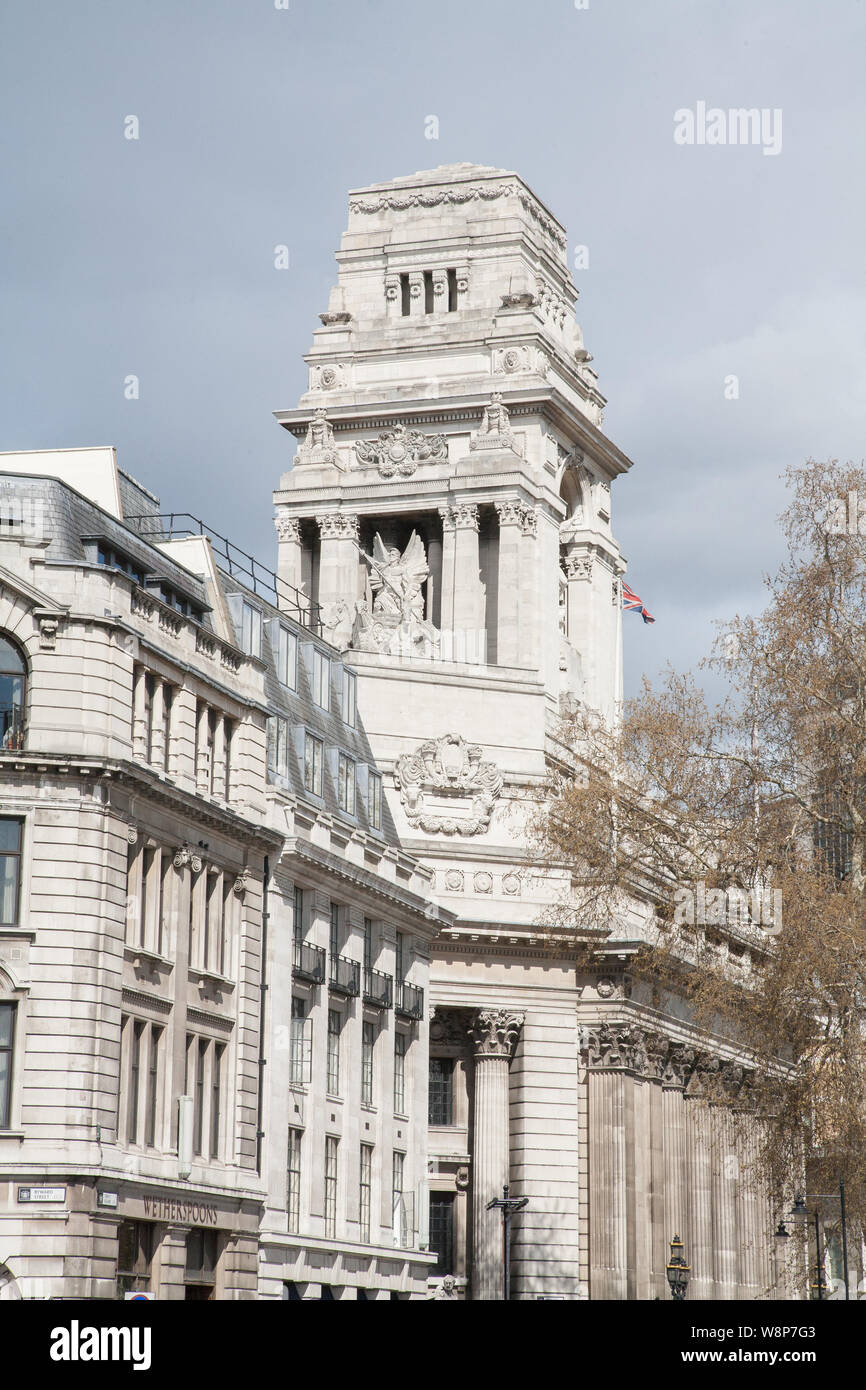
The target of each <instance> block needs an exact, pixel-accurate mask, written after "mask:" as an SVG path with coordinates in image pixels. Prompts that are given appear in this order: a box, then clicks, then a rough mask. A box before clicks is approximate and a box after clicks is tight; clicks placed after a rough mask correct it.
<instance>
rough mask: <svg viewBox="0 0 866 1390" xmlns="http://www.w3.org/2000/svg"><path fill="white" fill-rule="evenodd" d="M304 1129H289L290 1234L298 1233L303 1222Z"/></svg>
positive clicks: (287, 1196)
mask: <svg viewBox="0 0 866 1390" xmlns="http://www.w3.org/2000/svg"><path fill="white" fill-rule="evenodd" d="M303 1133H304V1131H303V1130H302V1129H290V1130H289V1154H288V1162H287V1164H286V1168H287V1181H286V1212H287V1214H288V1230H289V1234H293V1233H297V1231H298V1229H299V1227H300V1224H301V1139H302V1138H303Z"/></svg>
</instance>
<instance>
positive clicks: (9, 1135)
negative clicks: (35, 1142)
mask: <svg viewBox="0 0 866 1390" xmlns="http://www.w3.org/2000/svg"><path fill="white" fill-rule="evenodd" d="M26 1137H27V1136H26V1134H25V1132H24V1130H23V1129H0V1139H26Z"/></svg>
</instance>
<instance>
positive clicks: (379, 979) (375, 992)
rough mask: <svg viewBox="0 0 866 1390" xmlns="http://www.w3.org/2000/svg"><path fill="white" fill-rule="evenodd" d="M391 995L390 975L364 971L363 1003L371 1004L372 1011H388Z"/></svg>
mask: <svg viewBox="0 0 866 1390" xmlns="http://www.w3.org/2000/svg"><path fill="white" fill-rule="evenodd" d="M392 995H393V982H392V980H391V976H390V975H383V974H382V972H381V970H365V971H364V1003H365V1004H372V1005H373V1008H374V1009H390V1007H391V999H392Z"/></svg>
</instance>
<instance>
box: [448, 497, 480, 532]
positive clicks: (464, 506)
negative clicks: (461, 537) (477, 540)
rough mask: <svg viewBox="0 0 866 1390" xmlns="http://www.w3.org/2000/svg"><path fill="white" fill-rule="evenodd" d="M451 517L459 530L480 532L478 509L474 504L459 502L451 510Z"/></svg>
mask: <svg viewBox="0 0 866 1390" xmlns="http://www.w3.org/2000/svg"><path fill="white" fill-rule="evenodd" d="M451 515H452V516H453V518H454V525H455V526H456V527H457V529H458V530H471V531H477V530H478V508H477V506H476V505H475V503H474V502H458V503H457V504H456V505H455V506H453V507H452V508H451Z"/></svg>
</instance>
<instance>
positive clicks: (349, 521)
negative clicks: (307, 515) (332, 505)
mask: <svg viewBox="0 0 866 1390" xmlns="http://www.w3.org/2000/svg"><path fill="white" fill-rule="evenodd" d="M316 525H317V526H318V528H319V534H320V535H321V537H322V540H329V541H330V540H337V541H356V540H357V539H358V518H357V516H353V515H352V514H351V513H350V512H324V513H323V514H322V515H321V516H317V517H316Z"/></svg>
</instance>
